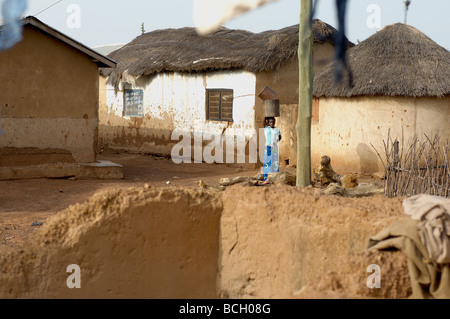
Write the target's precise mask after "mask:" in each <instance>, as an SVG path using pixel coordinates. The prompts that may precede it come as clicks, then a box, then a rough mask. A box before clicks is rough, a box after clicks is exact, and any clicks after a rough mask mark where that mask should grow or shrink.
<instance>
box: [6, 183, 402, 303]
mask: <svg viewBox="0 0 450 319" xmlns="http://www.w3.org/2000/svg"><path fill="white" fill-rule="evenodd" d="M402 214H403V212H402V207H401V201H400V200H399V199H387V198H385V197H383V196H372V197H368V198H343V197H339V196H326V195H321V194H320V192H316V191H315V190H314V189H311V188H296V187H291V186H281V185H280V186H271V187H249V186H240V185H236V186H232V187H229V188H227V189H226V190H225V191H224V192H215V191H205V190H201V189H184V188H161V189H158V188H152V187H142V188H130V189H117V190H110V191H107V192H102V193H98V194H96V195H94V196H93V197H91V198H90V199H89V201H88V202H86V203H82V204H78V205H75V206H71V207H69V208H68V209H66V210H64V211H62V212H60V213H58V214H56V215H54V216H53V217H51V218H49V219H48V220H47V221H46V222H45V224H44V225H43V226H42V228H41V229H40V231H39V232H37V233H36V235H35V237H34V238H33V239H32V241H31V242H30V243H29V245H28V246H26V247H25V248H24V249H23V250H21V251H18V252H13V253H11V254H9V255H4V256H1V257H0V298H335V297H336V296H338V297H339V296H341V297H344V298H353V297H355V296H356V297H358V298H371V297H381V298H406V297H408V296H409V295H410V294H411V291H410V290H411V289H410V285H409V283H408V273H407V268H406V259H405V258H404V257H403V255H402V254H401V253H399V252H397V253H392V252H385V253H384V252H383V253H371V254H368V253H367V252H365V247H366V245H367V240H368V238H369V236H371V235H374V234H376V233H377V232H378V231H379V230H381V229H382V228H383V227H385V226H388V225H389V224H391V223H392V222H393V221H395V220H397V219H398V218H400V217H402ZM370 264H379V265H380V267H381V270H382V273H381V277H382V279H381V282H382V287H381V288H380V289H369V288H368V287H367V285H366V279H367V277H368V276H369V275H370V273H367V267H368V266H369V265H370ZM71 265H76V266H78V267H79V268H70V269H68V267H69V266H71ZM72 267H73V266H72ZM77 271H78V273H77ZM77 274H78V275H79V277H76V275H77ZM77 280H78V282H77ZM77 283H78V284H80V286H81V287H80V288H78V287H76V286H74V285H75V284H77ZM69 286H72V288H70V287H69ZM330 294H331V295H330Z"/></svg>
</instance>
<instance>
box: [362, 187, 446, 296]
mask: <svg viewBox="0 0 450 319" xmlns="http://www.w3.org/2000/svg"><path fill="white" fill-rule="evenodd" d="M449 205H450V199H446V198H442V197H438V196H432V195H424V194H421V195H415V196H411V197H409V198H407V199H405V200H404V201H403V208H404V211H405V214H406V215H408V216H409V217H408V218H402V219H400V220H398V221H396V222H394V223H393V224H392V225H390V226H388V227H386V228H384V229H383V230H381V231H380V232H379V233H378V234H376V235H375V236H372V237H371V238H370V239H369V243H368V246H367V249H368V250H388V249H397V250H400V251H402V252H403V253H404V254H405V255H406V257H407V260H408V271H409V275H410V278H411V287H412V292H413V298H416V299H429V298H437V299H448V298H450V263H449V262H448V260H449V259H448V258H450V256H449V246H448V245H449V240H450V238H449V236H450V233H449V230H450V228H449V223H448V221H449V212H450V210H448V209H449V208H450V206H449Z"/></svg>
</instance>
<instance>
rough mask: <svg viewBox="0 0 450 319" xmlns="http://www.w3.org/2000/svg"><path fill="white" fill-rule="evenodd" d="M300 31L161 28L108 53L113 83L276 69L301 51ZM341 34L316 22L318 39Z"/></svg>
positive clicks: (332, 40) (330, 39)
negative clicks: (124, 79) (168, 74)
mask: <svg viewBox="0 0 450 319" xmlns="http://www.w3.org/2000/svg"><path fill="white" fill-rule="evenodd" d="M298 30H299V27H298V25H293V26H291V27H287V28H284V29H281V30H277V31H265V32H261V33H252V32H249V31H243V30H230V29H226V28H221V29H220V30H218V31H217V32H214V33H212V34H211V35H208V36H199V35H198V34H197V32H196V30H195V28H187V27H186V28H181V29H165V30H156V31H153V32H149V33H146V34H143V35H141V36H139V37H137V38H136V39H134V40H133V41H132V42H130V43H129V44H127V45H125V46H124V47H122V48H120V49H119V50H116V51H114V52H112V53H111V54H110V55H108V57H109V58H111V59H113V60H114V61H116V62H117V63H118V64H117V67H116V68H115V69H114V70H113V71H112V73H111V74H110V75H109V80H108V83H111V84H113V85H115V86H116V87H117V85H118V83H119V82H120V80H121V78H122V75H123V74H124V72H125V71H126V76H131V77H139V76H143V75H152V74H155V73H158V72H164V71H166V72H203V71H212V70H224V69H246V70H248V71H251V72H260V71H263V70H273V69H275V68H276V67H277V66H279V65H280V64H281V63H282V62H284V61H285V60H287V59H288V58H291V57H293V56H295V55H296V54H297V51H298ZM336 32H337V31H336V29H334V28H333V27H332V26H330V25H328V24H326V23H324V22H322V21H320V20H318V19H315V20H314V21H313V35H314V40H315V41H316V42H320V43H331V44H332V45H334V43H335V37H336ZM347 44H348V46H352V45H353V44H352V43H350V42H348V43H347ZM105 75H108V74H105Z"/></svg>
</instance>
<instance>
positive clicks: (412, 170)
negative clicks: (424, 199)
mask: <svg viewBox="0 0 450 319" xmlns="http://www.w3.org/2000/svg"><path fill="white" fill-rule="evenodd" d="M424 136H425V139H424V140H423V141H419V140H418V139H417V138H414V139H412V141H410V142H409V143H408V145H406V144H405V141H404V138H403V133H402V139H401V142H400V141H399V140H398V139H395V140H394V139H392V137H391V134H390V131H389V132H388V139H387V141H383V144H384V150H383V151H384V156H381V155H380V153H379V152H378V151H377V150H376V148H375V147H374V146H373V145H372V147H373V148H374V149H375V152H376V153H377V155H378V157H379V158H380V160H381V162H382V163H383V166H384V170H385V183H384V184H385V186H384V193H385V196H388V197H400V196H411V195H416V194H429V195H436V196H442V197H447V198H448V197H450V168H449V167H450V165H449V164H450V143H449V140H448V139H447V140H446V141H444V142H443V141H441V138H440V136H439V134H435V135H434V137H432V138H430V137H429V136H427V135H424Z"/></svg>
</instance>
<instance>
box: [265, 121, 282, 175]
mask: <svg viewBox="0 0 450 319" xmlns="http://www.w3.org/2000/svg"><path fill="white" fill-rule="evenodd" d="M280 135H281V133H280V130H279V129H278V128H277V127H274V128H271V127H269V126H266V127H265V128H264V136H265V138H266V143H265V145H266V147H265V149H264V166H263V176H264V180H267V177H268V175H269V174H271V173H277V172H279V170H280V165H279V158H278V139H279V136H280Z"/></svg>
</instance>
